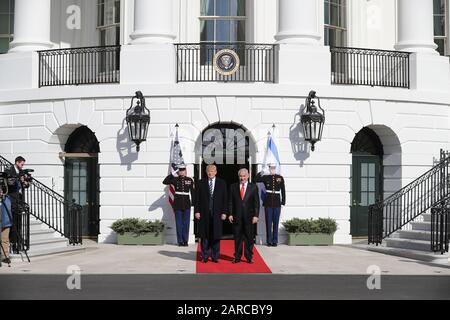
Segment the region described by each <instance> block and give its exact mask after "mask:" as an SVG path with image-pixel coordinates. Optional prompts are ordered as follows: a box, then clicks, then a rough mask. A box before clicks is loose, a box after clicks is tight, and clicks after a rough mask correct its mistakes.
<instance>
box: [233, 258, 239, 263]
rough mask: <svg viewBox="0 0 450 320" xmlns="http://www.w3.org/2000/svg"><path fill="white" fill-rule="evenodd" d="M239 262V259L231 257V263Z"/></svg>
mask: <svg viewBox="0 0 450 320" xmlns="http://www.w3.org/2000/svg"><path fill="white" fill-rule="evenodd" d="M239 262H241V260H238V259H233V261H232V262H231V263H239Z"/></svg>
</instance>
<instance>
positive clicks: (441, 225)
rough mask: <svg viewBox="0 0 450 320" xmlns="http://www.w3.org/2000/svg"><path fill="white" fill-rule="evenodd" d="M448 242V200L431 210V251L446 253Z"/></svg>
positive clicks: (449, 226) (449, 215)
mask: <svg viewBox="0 0 450 320" xmlns="http://www.w3.org/2000/svg"><path fill="white" fill-rule="evenodd" d="M449 240H450V198H447V199H446V200H445V201H442V202H441V203H440V204H439V205H437V206H435V207H433V208H431V251H433V252H440V253H441V254H444V253H445V252H448V249H449Z"/></svg>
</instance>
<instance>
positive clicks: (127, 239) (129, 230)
mask: <svg viewBox="0 0 450 320" xmlns="http://www.w3.org/2000/svg"><path fill="white" fill-rule="evenodd" d="M111 229H112V230H113V231H114V232H116V233H117V244H119V245H163V244H164V229H165V226H164V223H162V222H161V221H159V220H156V221H147V220H143V219H136V218H128V219H121V220H117V221H115V222H114V223H113V224H112V226H111Z"/></svg>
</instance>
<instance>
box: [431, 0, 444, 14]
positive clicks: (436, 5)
mask: <svg viewBox="0 0 450 320" xmlns="http://www.w3.org/2000/svg"><path fill="white" fill-rule="evenodd" d="M433 13H434V14H445V0H433Z"/></svg>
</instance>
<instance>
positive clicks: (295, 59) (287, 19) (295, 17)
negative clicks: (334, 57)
mask: <svg viewBox="0 0 450 320" xmlns="http://www.w3.org/2000/svg"><path fill="white" fill-rule="evenodd" d="M318 1H322V0H301V1H300V0H279V1H278V5H279V7H278V33H277V34H276V35H275V39H276V40H277V42H278V46H279V54H278V82H279V83H295V84H308V85H329V84H330V83H331V80H330V79H331V57H330V48H329V47H325V46H324V45H323V44H322V43H321V37H320V35H319V20H320V19H319V14H318V8H319V3H318ZM307 94H308V93H306V92H305V95H307Z"/></svg>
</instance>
